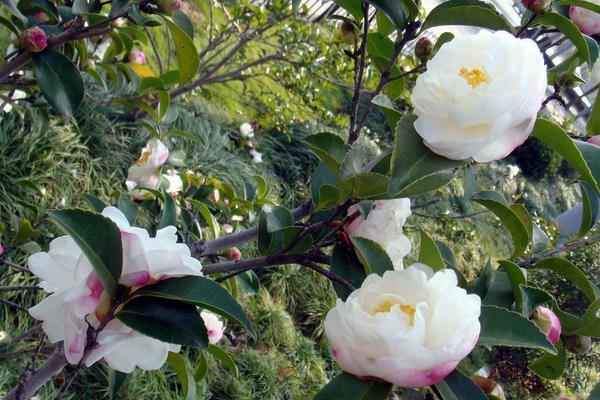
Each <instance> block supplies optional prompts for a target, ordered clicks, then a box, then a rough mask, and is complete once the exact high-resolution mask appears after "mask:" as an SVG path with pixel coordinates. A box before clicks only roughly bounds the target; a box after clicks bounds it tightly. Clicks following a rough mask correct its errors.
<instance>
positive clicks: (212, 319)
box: [200, 311, 225, 344]
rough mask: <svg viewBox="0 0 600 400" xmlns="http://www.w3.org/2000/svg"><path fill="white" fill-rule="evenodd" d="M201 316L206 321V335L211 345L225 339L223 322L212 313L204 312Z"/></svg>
mask: <svg viewBox="0 0 600 400" xmlns="http://www.w3.org/2000/svg"><path fill="white" fill-rule="evenodd" d="M200 316H201V317H202V319H203V320H204V325H205V326H206V333H207V334H208V342H209V343H210V344H216V343H217V342H218V341H219V340H221V338H222V337H223V332H225V325H223V321H221V319H220V318H219V317H218V316H217V315H216V314H213V313H211V312H210V311H202V312H201V313H200Z"/></svg>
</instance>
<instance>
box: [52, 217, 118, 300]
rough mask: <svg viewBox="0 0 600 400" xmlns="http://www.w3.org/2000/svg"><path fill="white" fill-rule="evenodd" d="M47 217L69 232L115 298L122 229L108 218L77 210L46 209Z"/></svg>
mask: <svg viewBox="0 0 600 400" xmlns="http://www.w3.org/2000/svg"><path fill="white" fill-rule="evenodd" d="M48 215H49V216H50V219H52V221H53V222H54V223H56V225H58V226H59V227H60V228H61V229H62V230H63V231H64V232H65V233H67V234H68V235H70V236H71V237H72V238H73V240H74V241H75V243H77V246H79V248H80V249H81V251H83V254H85V256H86V257H87V258H88V260H89V261H90V263H91V264H92V267H94V271H95V272H96V273H97V274H98V277H99V278H100V280H101V281H102V283H103V285H104V289H105V290H106V291H107V292H108V294H109V295H110V296H111V297H112V298H115V296H116V291H117V282H118V281H119V278H120V277H121V270H122V268H123V248H122V245H121V232H120V231H119V228H118V227H117V225H115V223H114V222H113V221H111V220H110V219H108V218H106V217H104V216H102V215H100V214H98V213H94V212H91V211H84V210H79V209H68V210H51V211H48Z"/></svg>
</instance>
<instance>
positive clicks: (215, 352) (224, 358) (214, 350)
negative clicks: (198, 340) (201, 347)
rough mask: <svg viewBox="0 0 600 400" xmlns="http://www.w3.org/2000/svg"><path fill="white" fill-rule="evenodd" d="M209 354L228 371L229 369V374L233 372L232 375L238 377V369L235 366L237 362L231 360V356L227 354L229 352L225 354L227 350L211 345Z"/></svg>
mask: <svg viewBox="0 0 600 400" xmlns="http://www.w3.org/2000/svg"><path fill="white" fill-rule="evenodd" d="M208 352H209V353H210V354H211V355H212V356H213V357H214V358H216V359H217V360H219V361H221V362H222V363H223V364H224V365H225V366H226V367H227V369H229V372H231V374H232V375H233V376H234V377H235V378H237V377H238V368H237V366H236V365H235V361H233V358H231V356H230V355H229V354H227V352H225V350H223V349H221V348H220V347H217V346H215V345H212V344H209V345H208Z"/></svg>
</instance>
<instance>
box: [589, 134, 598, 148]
mask: <svg viewBox="0 0 600 400" xmlns="http://www.w3.org/2000/svg"><path fill="white" fill-rule="evenodd" d="M587 142H588V143H589V144H593V145H596V146H598V147H600V135H596V136H592V137H591V138H589V139H588V141H587Z"/></svg>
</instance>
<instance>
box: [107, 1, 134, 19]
mask: <svg viewBox="0 0 600 400" xmlns="http://www.w3.org/2000/svg"><path fill="white" fill-rule="evenodd" d="M131 3H132V0H112V3H111V7H110V14H109V16H110V17H116V16H117V15H121V14H123V13H124V12H125V10H127V8H128V7H129V6H130V5H131Z"/></svg>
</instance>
